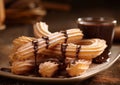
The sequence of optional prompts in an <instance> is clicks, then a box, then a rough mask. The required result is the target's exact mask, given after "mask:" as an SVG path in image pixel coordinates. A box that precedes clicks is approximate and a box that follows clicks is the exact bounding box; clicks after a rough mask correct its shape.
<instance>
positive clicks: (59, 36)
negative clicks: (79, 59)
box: [15, 29, 83, 60]
mask: <svg viewBox="0 0 120 85" xmlns="http://www.w3.org/2000/svg"><path fill="white" fill-rule="evenodd" d="M66 32H67V37H66V36H64V33H61V32H55V33H52V34H50V35H49V36H43V37H42V38H38V39H35V40H33V41H31V42H28V43H26V44H24V45H22V46H21V47H20V48H18V49H17V51H16V53H15V56H17V58H18V59H19V60H21V59H27V58H29V57H31V56H34V54H35V50H37V52H36V53H37V54H38V53H42V51H44V50H46V49H48V48H52V47H54V46H55V45H57V44H59V43H63V42H73V41H78V40H80V39H82V37H83V34H82V32H81V31H80V30H79V29H69V30H67V31H66Z"/></svg>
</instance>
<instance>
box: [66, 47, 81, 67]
mask: <svg viewBox="0 0 120 85" xmlns="http://www.w3.org/2000/svg"><path fill="white" fill-rule="evenodd" d="M80 48H81V45H77V47H76V55H75V59H74V60H72V61H70V63H69V64H68V65H69V67H70V64H75V62H76V61H77V60H78V56H79V52H80Z"/></svg>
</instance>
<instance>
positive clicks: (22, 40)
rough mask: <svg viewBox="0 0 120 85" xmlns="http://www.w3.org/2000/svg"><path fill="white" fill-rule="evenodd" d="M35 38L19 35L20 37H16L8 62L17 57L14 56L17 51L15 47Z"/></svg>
mask: <svg viewBox="0 0 120 85" xmlns="http://www.w3.org/2000/svg"><path fill="white" fill-rule="evenodd" d="M34 39H35V38H33V37H27V36H21V37H18V38H16V39H14V40H13V47H12V52H11V54H10V56H9V58H10V62H12V61H14V60H16V59H17V56H15V52H16V51H17V49H18V48H19V47H21V46H22V45H24V44H26V43H28V42H31V41H33V40H34Z"/></svg>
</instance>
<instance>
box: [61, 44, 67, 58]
mask: <svg viewBox="0 0 120 85" xmlns="http://www.w3.org/2000/svg"><path fill="white" fill-rule="evenodd" d="M67 46H68V45H67V44H66V43H63V44H61V52H62V56H63V59H65V58H66V55H65V53H66V48H67Z"/></svg>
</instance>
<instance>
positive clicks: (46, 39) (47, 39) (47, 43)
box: [42, 36, 49, 49]
mask: <svg viewBox="0 0 120 85" xmlns="http://www.w3.org/2000/svg"><path fill="white" fill-rule="evenodd" d="M42 38H43V39H44V40H45V42H46V49H48V47H49V37H48V36H42Z"/></svg>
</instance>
